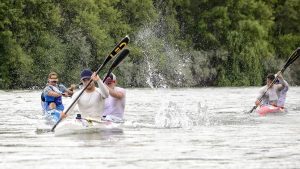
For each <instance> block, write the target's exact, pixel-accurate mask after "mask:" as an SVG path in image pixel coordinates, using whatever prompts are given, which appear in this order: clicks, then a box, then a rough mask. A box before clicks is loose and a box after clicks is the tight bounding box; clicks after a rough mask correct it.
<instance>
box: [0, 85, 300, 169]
mask: <svg viewBox="0 0 300 169" xmlns="http://www.w3.org/2000/svg"><path fill="white" fill-rule="evenodd" d="M258 89H259V88H257V87H253V88H198V89H127V100H126V102H127V104H126V112H125V113H126V122H125V124H124V126H123V127H122V128H121V129H120V131H119V132H109V131H108V132H101V133H100V132H99V133H89V134H77V135H67V136H61V137H57V136H55V135H54V134H53V133H36V132H35V131H36V129H37V128H38V127H39V126H40V124H41V123H44V120H43V118H42V116H41V114H42V111H41V107H40V104H39V101H40V100H39V99H40V91H31V90H30V91H25V90H23V91H0V168H1V169H8V168H11V169H18V168H23V169H24V168H30V169H32V168H39V169H43V168H55V169H59V168H72V169H77V168H78V169H79V168H80V169H82V168H118V169H120V168H130V169H134V168H155V169H167V168H170V169H176V168H184V169H186V168H213V169H215V168H226V169H228V168H244V169H247V168H257V169H262V168H291V169H292V168H300V97H299V96H300V88H299V87H292V88H291V89H290V91H289V93H288V98H287V103H286V107H288V113H286V114H279V115H278V114H277V115H270V116H265V117H260V116H258V115H257V114H256V113H252V114H246V113H245V112H246V111H249V110H250V109H251V108H252V106H253V104H254V103H253V101H254V100H255V97H256V94H257V93H258ZM64 102H65V103H68V102H70V99H65V100H64ZM70 117H71V116H70Z"/></svg>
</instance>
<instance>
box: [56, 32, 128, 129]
mask: <svg viewBox="0 0 300 169" xmlns="http://www.w3.org/2000/svg"><path fill="white" fill-rule="evenodd" d="M128 42H129V37H128V36H125V38H123V39H122V40H121V41H120V42H119V43H118V44H117V45H116V46H115V48H114V49H113V50H112V51H111V52H110V54H109V55H108V56H107V57H106V58H105V60H104V62H103V64H102V65H101V66H100V67H99V68H98V69H97V71H96V74H98V73H99V71H100V70H102V69H103V67H104V66H105V65H106V64H107V63H108V61H110V60H111V59H112V58H113V57H114V56H116V55H117V54H118V53H119V52H120V51H121V50H122V49H123V48H124V47H125V46H126V45H127V44H128ZM127 50H128V49H127ZM120 56H121V55H119V57H120ZM92 81H93V80H92V79H90V81H89V82H88V84H87V85H86V86H85V87H84V88H83V89H82V90H81V92H80V93H79V95H78V96H77V97H76V98H75V99H74V101H73V102H72V103H71V105H70V106H69V107H68V109H67V110H66V111H65V114H67V113H68V112H69V110H70V109H71V107H72V106H73V105H74V104H75V103H76V101H77V100H78V99H79V97H80V96H81V95H82V93H83V92H84V91H85V89H86V88H87V87H88V86H89V85H90V84H91V83H92ZM61 120H62V118H60V119H59V120H58V121H57V122H56V124H55V125H54V126H53V127H52V129H51V131H52V132H54V130H55V128H56V126H57V125H58V124H59V123H60V122H61Z"/></svg>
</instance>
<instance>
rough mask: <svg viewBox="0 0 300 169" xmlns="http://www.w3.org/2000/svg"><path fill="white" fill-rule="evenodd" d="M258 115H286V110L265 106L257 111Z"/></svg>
mask: <svg viewBox="0 0 300 169" xmlns="http://www.w3.org/2000/svg"><path fill="white" fill-rule="evenodd" d="M257 112H258V114H260V115H261V116H265V115H267V114H270V113H284V112H285V111H284V108H281V107H276V106H272V105H263V106H261V107H260V108H259V109H258V110H257Z"/></svg>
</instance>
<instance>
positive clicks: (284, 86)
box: [255, 72, 288, 107]
mask: <svg viewBox="0 0 300 169" xmlns="http://www.w3.org/2000/svg"><path fill="white" fill-rule="evenodd" d="M277 76H278V83H275V84H272V82H273V80H274V79H275V76H274V75H273V74H269V75H268V76H267V84H266V85H265V86H264V87H262V88H261V89H260V92H259V96H258V97H257V100H256V102H255V104H256V105H257V106H259V105H272V106H276V107H284V103H285V98H286V93H287V91H288V83H287V82H286V81H285V80H284V79H283V76H282V74H281V72H278V73H277ZM268 88H269V90H268V91H267V92H266V93H265V95H264V96H263V97H262V95H263V94H264V92H265V91H266V90H267V89H268ZM261 97H262V98H261ZM260 98H261V102H260V100H259V99H260Z"/></svg>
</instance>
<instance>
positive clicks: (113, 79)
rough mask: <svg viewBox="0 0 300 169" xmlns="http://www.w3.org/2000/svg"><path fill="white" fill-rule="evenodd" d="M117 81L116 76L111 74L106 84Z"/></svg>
mask: <svg viewBox="0 0 300 169" xmlns="http://www.w3.org/2000/svg"><path fill="white" fill-rule="evenodd" d="M106 75H107V74H105V76H104V78H105V77H106ZM116 80H117V78H116V75H114V74H113V73H110V74H109V76H108V77H107V79H106V80H105V83H111V82H112V81H116Z"/></svg>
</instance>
